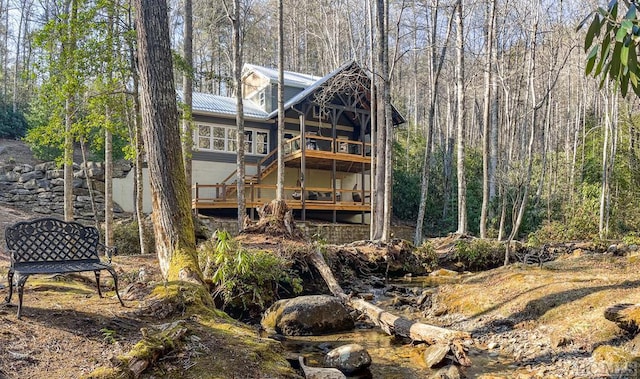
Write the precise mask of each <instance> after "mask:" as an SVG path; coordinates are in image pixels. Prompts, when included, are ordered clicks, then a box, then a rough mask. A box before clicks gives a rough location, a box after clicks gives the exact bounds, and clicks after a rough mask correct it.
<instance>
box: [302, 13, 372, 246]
mask: <svg viewBox="0 0 640 379" xmlns="http://www.w3.org/2000/svg"><path fill="white" fill-rule="evenodd" d="M367 23H368V24H369V25H368V27H369V29H368V31H369V65H370V66H371V73H372V75H371V86H370V87H371V88H370V90H371V119H370V121H369V125H370V136H371V170H370V173H371V174H370V182H371V215H370V218H371V221H370V225H369V239H371V240H374V239H376V234H377V232H378V231H377V230H376V223H375V220H376V217H377V207H378V199H377V196H376V193H377V189H378V187H377V182H376V179H377V178H376V172H377V166H376V165H377V162H378V155H377V152H378V134H377V133H378V91H377V90H376V86H377V85H378V75H377V70H378V68H377V65H376V56H375V49H374V46H375V45H376V39H375V30H376V26H375V25H374V24H375V16H374V7H373V6H372V4H371V1H367ZM305 59H306V58H305ZM362 187H363V188H364V184H363V186H362Z"/></svg>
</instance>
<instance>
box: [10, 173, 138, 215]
mask: <svg viewBox="0 0 640 379" xmlns="http://www.w3.org/2000/svg"><path fill="white" fill-rule="evenodd" d="M129 170H131V166H130V165H129V164H128V163H127V162H126V161H122V162H119V163H118V164H116V165H115V166H114V177H115V176H119V175H124V173H125V172H127V171H129ZM85 172H86V174H85ZM87 176H88V177H89V180H87ZM63 177H64V171H63V170H62V169H59V168H57V166H56V165H55V163H53V162H47V163H40V164H37V165H35V166H32V165H28V164H13V163H0V204H7V205H10V206H13V207H16V208H18V209H22V210H25V211H29V212H33V213H36V214H39V215H42V216H43V217H45V216H53V217H59V218H62V217H63V216H64V179H63ZM89 183H91V186H92V190H93V191H92V192H93V196H94V200H95V205H96V209H97V212H98V215H99V217H100V218H101V219H102V218H103V216H104V164H103V163H97V162H89V163H88V164H87V167H86V170H85V168H84V165H79V164H76V163H74V165H73V196H74V199H73V200H74V218H75V219H76V221H92V220H93V217H94V215H93V209H92V206H91V194H90V192H89ZM113 211H114V217H116V218H117V217H124V216H126V215H125V214H124V213H123V212H122V209H121V208H120V207H119V206H118V205H117V204H114V210H113Z"/></svg>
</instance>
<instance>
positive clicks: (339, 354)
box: [324, 343, 371, 374]
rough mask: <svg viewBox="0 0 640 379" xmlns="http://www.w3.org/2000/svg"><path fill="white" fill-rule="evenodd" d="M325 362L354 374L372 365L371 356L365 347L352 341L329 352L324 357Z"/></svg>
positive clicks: (329, 365)
mask: <svg viewBox="0 0 640 379" xmlns="http://www.w3.org/2000/svg"><path fill="white" fill-rule="evenodd" d="M324 364H325V366H328V367H334V368H337V369H338V370H340V371H342V372H344V373H345V374H352V373H354V372H358V371H360V370H363V369H366V368H367V367H369V366H371V356H370V355H369V352H368V351H367V350H366V349H365V348H364V347H362V346H360V345H358V344H356V343H350V344H348V345H342V346H340V347H338V348H335V349H333V350H331V351H330V352H328V353H327V355H326V356H325V357H324Z"/></svg>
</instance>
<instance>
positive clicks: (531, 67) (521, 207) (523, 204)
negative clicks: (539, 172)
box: [504, 0, 540, 266]
mask: <svg viewBox="0 0 640 379" xmlns="http://www.w3.org/2000/svg"><path fill="white" fill-rule="evenodd" d="M539 5H540V1H539V0H538V1H536V3H535V4H534V7H535V10H534V12H535V17H534V22H533V27H532V29H531V35H530V38H529V43H530V44H531V47H530V48H529V54H528V55H529V56H528V62H527V67H528V70H527V71H528V79H527V86H528V89H529V96H530V99H529V101H528V102H527V103H528V104H530V105H531V109H530V110H531V119H530V124H529V128H530V133H529V143H528V146H527V157H526V161H527V171H526V173H525V179H524V182H523V185H522V186H523V192H522V194H521V197H520V203H519V204H518V200H516V201H515V202H514V209H517V210H518V211H517V214H516V215H515V217H514V220H513V222H512V225H513V227H512V229H511V233H509V237H508V238H507V243H506V246H507V248H506V249H505V254H504V265H505V266H506V265H508V264H509V254H510V252H509V247H510V246H511V241H513V239H514V238H515V237H516V236H517V235H518V231H519V230H520V225H522V220H523V219H524V211H525V210H526V208H527V202H528V199H529V185H530V184H531V174H532V171H533V145H534V142H535V135H536V124H537V122H538V109H539V107H538V105H537V100H536V91H535V83H534V80H535V70H536V48H537V42H536V36H537V34H538V20H539V15H540V11H539V8H540V7H539Z"/></svg>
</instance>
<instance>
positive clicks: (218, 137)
mask: <svg viewBox="0 0 640 379" xmlns="http://www.w3.org/2000/svg"><path fill="white" fill-rule="evenodd" d="M211 130H212V133H211V134H212V138H211V140H212V142H213V144H212V145H213V150H216V151H225V142H226V134H227V129H226V128H223V127H221V126H212V127H211Z"/></svg>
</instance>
